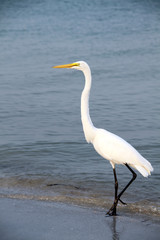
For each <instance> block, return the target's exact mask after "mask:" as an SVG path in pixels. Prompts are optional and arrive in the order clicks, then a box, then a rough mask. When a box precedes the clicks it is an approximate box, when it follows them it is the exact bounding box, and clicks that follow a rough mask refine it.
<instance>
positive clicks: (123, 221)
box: [0, 198, 160, 240]
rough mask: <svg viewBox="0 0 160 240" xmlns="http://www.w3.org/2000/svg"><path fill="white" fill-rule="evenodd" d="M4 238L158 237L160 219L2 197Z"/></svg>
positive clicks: (0, 226) (0, 227) (0, 229)
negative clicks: (109, 213) (107, 213)
mask: <svg viewBox="0 0 160 240" xmlns="http://www.w3.org/2000/svg"><path fill="white" fill-rule="evenodd" d="M0 213H1V214H0V236H1V240H11V239H12V240H27V239H34V240H41V239H42V240H50V239H58V240H63V239H65V240H72V239H73V240H75V239H76V240H80V239H81V240H82V239H83V240H85V239H86V240H91V239H92V240H97V239H100V240H103V239H104V240H106V239H108V240H109V239H115V240H119V239H123V240H125V239H126V240H128V239H152V240H158V239H159V234H160V228H159V222H160V221H154V220H153V218H152V217H150V218H149V217H146V216H143V215H140V214H139V215H136V216H134V215H132V214H125V213H124V215H122V213H120V214H121V215H119V216H116V217H105V212H103V211H102V210H98V209H93V208H89V207H83V206H76V205H73V204H68V203H58V202H50V201H48V202H46V201H42V200H41V201H39V200H30V199H13V198H0Z"/></svg>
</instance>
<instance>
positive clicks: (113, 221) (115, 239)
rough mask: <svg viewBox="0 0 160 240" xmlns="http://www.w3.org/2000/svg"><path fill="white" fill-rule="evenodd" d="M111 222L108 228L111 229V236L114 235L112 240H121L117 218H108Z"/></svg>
mask: <svg viewBox="0 0 160 240" xmlns="http://www.w3.org/2000/svg"><path fill="white" fill-rule="evenodd" d="M108 219H109V220H111V221H110V222H109V223H108V226H109V227H110V229H111V234H112V240H119V239H120V235H119V234H120V232H119V231H118V230H117V217H116V216H113V217H112V218H108Z"/></svg>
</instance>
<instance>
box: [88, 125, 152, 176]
mask: <svg viewBox="0 0 160 240" xmlns="http://www.w3.org/2000/svg"><path fill="white" fill-rule="evenodd" d="M93 145H94V148H95V150H96V151H97V152H98V153H99V154H100V155H101V156H102V157H104V158H105V159H107V160H109V161H110V162H111V163H113V164H125V163H127V164H129V165H130V166H132V167H134V168H136V169H137V170H138V171H139V172H140V173H141V174H142V175H143V176H145V177H146V176H148V174H150V171H153V168H152V166H151V164H150V163H149V162H148V161H147V160H146V159H145V158H144V157H143V156H142V155H141V154H140V153H139V152H138V151H137V150H136V149H135V148H134V147H132V146H131V145H130V144H129V143H128V142H126V141H125V140H124V139H122V138H120V137H119V136H117V135H115V134H113V133H110V132H108V131H106V130H104V129H97V132H96V135H95V138H94V140H93Z"/></svg>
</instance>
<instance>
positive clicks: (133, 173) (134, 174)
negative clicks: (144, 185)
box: [118, 163, 137, 199]
mask: <svg viewBox="0 0 160 240" xmlns="http://www.w3.org/2000/svg"><path fill="white" fill-rule="evenodd" d="M125 165H126V167H127V168H128V169H129V170H130V171H131V173H132V175H133V177H132V179H131V180H130V181H129V183H128V184H127V185H126V186H125V188H124V189H123V190H122V191H121V192H120V194H118V199H120V197H121V196H122V194H123V193H124V192H125V191H126V189H127V188H128V187H129V185H130V184H131V183H132V182H133V181H134V180H135V179H136V177H137V174H136V173H135V172H134V171H133V170H132V168H130V166H128V164H127V163H126V164H125Z"/></svg>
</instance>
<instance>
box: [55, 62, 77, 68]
mask: <svg viewBox="0 0 160 240" xmlns="http://www.w3.org/2000/svg"><path fill="white" fill-rule="evenodd" d="M75 66H79V63H70V64H65V65H58V66H53V67H52V68H72V67H75Z"/></svg>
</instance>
